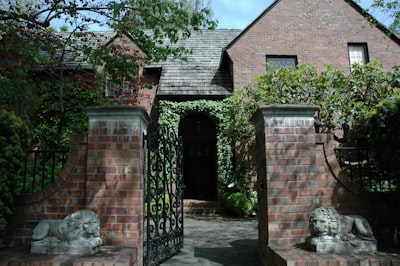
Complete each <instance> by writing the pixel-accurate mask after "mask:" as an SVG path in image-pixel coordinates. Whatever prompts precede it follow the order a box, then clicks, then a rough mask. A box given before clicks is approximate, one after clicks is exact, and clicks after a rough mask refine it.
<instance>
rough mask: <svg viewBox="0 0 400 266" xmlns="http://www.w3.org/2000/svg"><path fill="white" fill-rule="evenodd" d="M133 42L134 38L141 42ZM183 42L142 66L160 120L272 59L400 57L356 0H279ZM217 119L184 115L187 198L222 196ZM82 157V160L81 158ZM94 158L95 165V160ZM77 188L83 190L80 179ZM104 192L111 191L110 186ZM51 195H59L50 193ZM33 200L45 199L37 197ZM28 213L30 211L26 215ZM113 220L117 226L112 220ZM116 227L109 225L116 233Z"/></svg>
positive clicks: (231, 87) (148, 103) (62, 210)
mask: <svg viewBox="0 0 400 266" xmlns="http://www.w3.org/2000/svg"><path fill="white" fill-rule="evenodd" d="M114 40H117V39H115V36H114V35H113V34H110V33H108V34H105V35H104V40H103V42H101V43H102V44H105V45H107V43H109V42H110V41H114ZM131 41H132V43H134V40H131ZM177 45H180V46H185V47H186V48H188V49H191V50H192V53H190V54H188V55H187V61H177V60H172V59H169V60H167V61H165V62H161V63H154V64H151V65H147V66H144V69H143V71H144V73H145V77H146V78H147V79H148V81H149V82H150V83H152V84H154V85H155V86H153V89H152V90H149V91H139V92H138V93H139V98H141V99H142V100H140V101H139V103H138V104H139V105H142V106H143V107H145V109H146V112H147V113H148V114H149V115H150V116H151V117H152V118H154V119H157V110H156V109H155V108H153V107H154V104H155V103H156V102H158V101H166V100H168V101H174V102H185V101H197V100H210V101H218V100H221V99H224V98H227V97H230V96H231V95H232V93H233V92H234V91H235V90H237V89H240V88H242V87H243V86H244V85H246V84H248V83H249V82H251V81H252V79H253V78H254V77H255V76H257V75H260V74H262V73H263V72H265V71H266V70H268V69H267V67H268V66H267V63H270V62H274V63H276V64H277V65H278V66H296V65H297V64H305V63H307V64H311V65H315V66H316V67H317V68H318V69H320V70H322V69H323V68H324V66H326V65H332V66H333V67H335V68H344V69H348V71H350V66H351V63H352V62H360V63H366V62H368V61H372V60H378V61H379V62H381V63H382V64H383V67H384V69H386V70H390V69H391V67H393V66H394V65H396V64H399V62H400V60H399V59H400V39H399V38H398V37H397V36H395V35H388V32H387V30H386V29H385V28H384V27H383V26H382V25H380V24H375V25H372V24H371V23H370V21H369V20H368V18H367V15H366V14H365V13H364V11H363V10H362V9H361V8H360V7H359V6H358V5H357V4H355V3H354V2H353V1H350V0H333V1H311V0H310V1H299V0H277V1H275V2H274V3H273V4H272V5H271V6H270V7H268V8H267V9H266V10H265V11H263V12H262V13H261V14H260V16H259V17H258V18H257V19H256V20H255V21H254V22H253V23H251V24H250V25H249V26H248V27H247V28H245V29H244V30H243V31H240V30H234V29H217V30H214V31H208V30H204V31H202V32H201V33H200V32H193V34H192V36H191V37H190V38H189V39H188V40H184V41H182V42H181V43H178V44H177ZM141 93H143V94H141ZM105 96H107V97H115V96H116V95H115V90H114V89H113V88H111V87H108V85H107V84H106V86H105ZM217 123H218V122H217V119H216V118H215V117H213V116H212V115H210V114H208V113H206V112H200V111H198V110H196V109H193V110H190V111H189V112H187V113H185V114H183V115H182V116H181V120H180V123H179V129H180V133H181V134H182V135H183V138H184V145H186V147H185V149H186V150H187V151H189V152H187V154H189V155H190V154H192V155H193V157H190V156H188V157H186V158H185V160H184V161H185V170H184V171H185V185H186V191H185V196H186V198H188V199H197V200H208V201H215V200H217V196H218V195H217V180H218V173H217V167H216V160H217V150H216V147H215V146H216V142H217V141H218V140H217V136H216V129H217ZM307 130H308V129H307ZM140 138H141V136H138V137H137V138H135V141H136V142H137V145H138V146H139V145H140V143H141V142H140ZM194 155H195V156H194ZM78 159H82V158H77V159H76V160H78ZM92 163H93V164H95V163H96V160H93V162H92ZM92 168H93V169H94V168H95V167H94V166H93V167H92ZM138 172H141V171H139V170H138ZM85 174H86V173H85ZM106 174H107V173H105V174H104V175H106ZM82 175H83V174H82ZM204 177H207V178H204ZM80 178H81V176H80ZM89 178H90V177H89ZM77 179H78V178H77ZM76 183H77V184H78V181H77V182H76ZM116 183H117V182H116ZM130 185H132V186H133V185H135V186H136V184H130ZM76 187H77V189H76V190H77V191H78V192H79V193H81V194H82V193H83V192H82V189H81V188H80V185H76ZM93 187H94V186H93ZM74 188H75V187H74ZM70 190H72V189H70ZM93 190H95V189H93ZM104 191H105V193H111V192H112V191H111V190H107V189H105V190H104ZM110 191H111V192H110ZM127 191H128V189H127ZM89 192H90V191H89ZM89 192H88V194H89ZM102 192H103V191H102ZM123 192H125V191H123ZM85 193H86V190H85ZM116 193H117V192H116ZM127 193H128V192H127ZM51 196H52V194H51V195H50V196H49V198H50V197H51ZM114 197H115V196H114ZM51 199H52V198H51ZM57 200H58V199H57ZM67 200H70V201H72V200H73V199H72V198H71V199H66V200H65V201H64V199H60V200H59V201H55V203H54V204H53V203H52V202H50V204H49V205H54V206H63V207H57V208H55V207H54V206H53V208H55V209H56V210H55V211H54V213H57V215H58V216H62V214H68V213H69V212H70V210H71V208H72V209H73V208H77V207H78V206H79V207H81V206H82V204H81V203H80V202H78V203H77V204H76V205H75V206H72V204H70V205H71V206H72V207H70V208H67V207H64V205H68V204H69V203H68V204H67V203H66V201H67ZM61 201H63V202H61ZM32 202H39V201H38V200H37V199H34V200H33V201H32ZM24 203H26V202H24ZM141 203H142V202H140V200H139V201H138V203H137V205H142V204H141ZM93 204H95V203H93ZM26 205H27V204H26ZM115 205H116V206H114V207H116V208H108V207H107V206H106V207H104V208H103V209H104V214H105V215H104V216H107V217H108V216H111V215H119V213H116V214H115V213H111V212H114V211H115V210H116V209H118V210H121V211H122V209H123V208H120V207H118V204H117V203H116V204H115ZM85 206H89V207H90V206H91V205H90V204H87V205H85ZM32 209H34V208H32ZM48 210H49V209H47V211H48ZM109 210H110V211H109ZM34 211H35V210H34ZM34 211H33V212H34ZM108 211H109V212H108ZM279 211H280V210H278V211H277V212H279ZM38 212H39V211H36V213H38ZM48 212H49V213H50V211H48ZM26 213H29V212H28V211H27V212H23V215H25V217H26V216H27V214H26ZM51 213H53V212H51ZM49 215H50V214H49ZM141 215H142V214H141ZM54 216H56V215H54ZM303 216H304V214H303ZM52 218H53V217H52ZM36 219H37V216H35V217H34V218H32V219H31V224H30V225H29V226H30V227H32V223H33V222H32V221H33V220H36ZM107 219H108V218H107ZM296 219H297V217H296ZM21 220H23V219H21ZM137 220H140V219H139V218H137ZM107 222H109V223H110V224H111V225H113V224H112V223H113V222H112V221H107ZM139 227H140V226H139ZM107 230H108V229H107ZM113 230H114V229H113V228H111V227H110V229H109V231H110V232H111V231H113ZM277 231H278V230H277ZM303 231H304V230H303ZM302 233H304V232H302ZM23 234H24V237H25V241H26V239H28V238H29V235H30V231H29V230H25V231H24V232H23ZM301 237H303V235H301ZM109 238H110V239H112V237H109ZM115 238H116V239H118V237H115ZM110 243H111V242H110ZM112 243H114V242H112Z"/></svg>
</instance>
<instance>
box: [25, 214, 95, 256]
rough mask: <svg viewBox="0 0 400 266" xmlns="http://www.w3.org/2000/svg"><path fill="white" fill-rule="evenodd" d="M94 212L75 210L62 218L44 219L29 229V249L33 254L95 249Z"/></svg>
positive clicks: (67, 252) (89, 251) (77, 252)
mask: <svg viewBox="0 0 400 266" xmlns="http://www.w3.org/2000/svg"><path fill="white" fill-rule="evenodd" d="M102 243H103V241H102V240H101V238H100V222H99V218H98V216H97V215H96V214H95V213H94V212H92V211H89V210H80V211H76V212H74V213H72V214H70V215H68V216H67V217H65V219H64V220H44V221H41V222H40V223H39V224H38V225H36V227H35V228H34V229H33V234H32V242H31V253H33V254H82V255H91V254H94V253H96V252H98V251H99V247H100V246H101V244H102Z"/></svg>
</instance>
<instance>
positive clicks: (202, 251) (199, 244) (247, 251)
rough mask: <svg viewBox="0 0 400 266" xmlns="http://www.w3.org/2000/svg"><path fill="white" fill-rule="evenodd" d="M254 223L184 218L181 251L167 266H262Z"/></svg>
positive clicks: (235, 220)
mask: <svg viewBox="0 0 400 266" xmlns="http://www.w3.org/2000/svg"><path fill="white" fill-rule="evenodd" d="M257 239H258V223H257V219H255V218H254V219H235V218H227V217H222V216H189V217H188V216H185V219H184V247H183V248H182V250H181V252H180V253H178V254H177V255H175V256H174V257H172V258H170V259H169V260H167V261H166V262H164V263H163V264H161V265H163V266H167V265H173V266H177V265H202V266H203V265H204V266H207V265H229V266H242V265H243V266H244V265H246V266H247V265H252V266H258V265H261V264H260V261H259V258H258V240H257Z"/></svg>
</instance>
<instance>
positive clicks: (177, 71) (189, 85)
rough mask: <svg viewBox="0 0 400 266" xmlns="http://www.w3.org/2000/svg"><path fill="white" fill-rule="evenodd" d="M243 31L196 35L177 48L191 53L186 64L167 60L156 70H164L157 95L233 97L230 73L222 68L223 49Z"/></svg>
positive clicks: (210, 32) (209, 31) (197, 32)
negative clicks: (181, 47)
mask: <svg viewBox="0 0 400 266" xmlns="http://www.w3.org/2000/svg"><path fill="white" fill-rule="evenodd" d="M240 32H241V30H227V29H221V30H219V29H217V30H203V31H202V32H199V31H193V32H192V35H191V37H190V38H188V39H186V40H182V41H179V42H178V43H177V44H174V46H183V47H185V48H188V49H190V50H191V51H192V52H191V53H190V54H188V55H187V56H186V57H187V61H182V60H177V59H175V60H174V59H168V60H167V61H166V62H160V63H157V64H154V65H153V66H159V67H162V73H161V78H160V83H159V87H158V93H157V94H158V95H160V96H164V97H177V96H178V97H186V98H190V97H202V98H204V97H212V98H222V97H227V96H229V95H230V94H231V92H232V89H233V84H232V79H231V77H230V74H229V73H228V71H227V70H224V69H221V68H220V62H221V57H222V52H223V49H224V47H226V46H227V45H228V44H229V43H230V42H231V41H232V40H233V39H234V38H235V37H236V36H238V34H239V33H240Z"/></svg>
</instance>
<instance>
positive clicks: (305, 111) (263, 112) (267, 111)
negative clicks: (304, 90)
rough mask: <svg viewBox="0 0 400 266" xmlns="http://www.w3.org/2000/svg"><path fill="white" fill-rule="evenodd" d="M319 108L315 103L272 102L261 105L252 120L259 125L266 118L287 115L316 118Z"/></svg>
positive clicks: (289, 116) (287, 116)
mask: <svg viewBox="0 0 400 266" xmlns="http://www.w3.org/2000/svg"><path fill="white" fill-rule="evenodd" d="M318 110H319V107H318V106H315V105H301V104H271V105H261V106H260V107H259V108H258V110H257V111H256V112H255V113H254V115H253V116H252V117H251V118H250V121H251V122H252V123H253V125H255V126H256V127H257V125H258V123H260V121H263V119H264V118H273V117H285V118H314V115H315V112H317V111H318Z"/></svg>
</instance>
